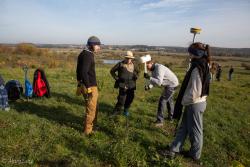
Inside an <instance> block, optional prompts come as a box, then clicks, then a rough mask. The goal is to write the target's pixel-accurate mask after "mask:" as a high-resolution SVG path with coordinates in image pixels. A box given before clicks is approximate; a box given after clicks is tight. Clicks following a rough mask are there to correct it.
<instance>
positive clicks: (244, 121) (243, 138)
mask: <svg viewBox="0 0 250 167" xmlns="http://www.w3.org/2000/svg"><path fill="white" fill-rule="evenodd" d="M109 69H110V66H99V67H97V78H98V82H99V85H100V97H99V114H98V130H97V131H96V133H94V134H93V135H91V136H89V137H87V136H84V135H82V131H83V121H84V119H83V118H84V113H85V109H84V107H83V99H82V97H77V96H75V89H76V83H75V69H46V73H47V78H48V80H49V82H50V85H51V92H52V97H51V98H50V99H46V98H41V99H35V98H34V99H32V101H26V100H19V101H16V102H12V103H10V106H11V110H10V111H9V112H3V111H0V166H81V167H83V166H122V167H123V166H170V167H174V166H195V164H193V163H192V162H191V161H190V160H189V159H186V158H183V157H177V158H175V159H174V160H168V159H166V158H164V157H162V156H160V155H159V154H158V152H157V151H158V150H159V149H163V148H166V147H167V145H169V144H170V143H171V141H172V140H173V132H174V128H175V124H173V123H170V122H168V121H166V122H165V125H164V128H162V129H159V128H155V127H154V126H153V124H152V122H153V121H154V120H155V114H156V108H157V104H158V98H159V96H160V93H161V89H160V88H154V89H153V90H151V91H150V92H145V91H144V89H143V84H144V81H143V77H142V76H141V77H140V79H139V82H138V84H137V90H136V96H135V100H134V102H133V104H132V107H131V110H130V113H131V115H130V117H129V128H128V129H126V119H125V118H124V117H123V116H117V117H110V113H111V112H112V110H113V106H114V104H115V102H116V96H117V93H118V92H117V89H113V84H114V81H113V79H112V78H111V76H110V74H109ZM174 71H175V72H176V73H177V75H178V77H179V79H180V80H182V79H183V76H184V69H181V68H176V69H174ZM224 71H227V70H225V69H224ZM235 71H236V72H235V74H234V78H233V81H231V82H229V81H227V80H226V74H225V73H224V74H223V78H222V82H214V83H212V84H211V92H210V93H211V95H210V96H209V98H208V105H207V109H206V111H205V114H204V147H203V152H202V158H201V160H202V162H203V165H204V166H220V167H221V166H230V165H231V164H232V162H234V161H235V160H236V161H239V162H241V163H242V164H244V165H245V166H250V150H249V148H250V140H249V138H250V134H249V133H250V126H249V120H250V114H249V110H250V103H249V101H250V97H249V96H248V95H249V94H250V77H249V76H250V72H249V71H245V70H243V69H236V70H235ZM33 72H34V70H33V69H32V70H31V71H29V78H30V80H32V79H33V77H32V74H33ZM1 74H2V76H3V77H4V79H5V80H10V79H18V80H19V81H21V82H22V83H23V82H24V80H23V72H22V70H21V68H20V69H19V68H15V69H1ZM177 92H178V91H177ZM176 94H177V93H176ZM175 97H176V95H175ZM189 145H190V144H189V142H188V140H187V141H186V145H185V148H186V149H188V147H189Z"/></svg>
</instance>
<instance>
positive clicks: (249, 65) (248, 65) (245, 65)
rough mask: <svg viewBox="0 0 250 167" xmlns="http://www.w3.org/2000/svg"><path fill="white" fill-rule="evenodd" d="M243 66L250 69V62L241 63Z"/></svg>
mask: <svg viewBox="0 0 250 167" xmlns="http://www.w3.org/2000/svg"><path fill="white" fill-rule="evenodd" d="M241 66H242V67H244V68H245V70H250V64H247V63H241Z"/></svg>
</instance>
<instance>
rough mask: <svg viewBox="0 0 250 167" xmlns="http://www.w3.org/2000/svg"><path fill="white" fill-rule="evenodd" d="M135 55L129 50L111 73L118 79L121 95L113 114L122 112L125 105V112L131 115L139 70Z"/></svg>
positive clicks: (116, 82) (116, 83) (117, 83)
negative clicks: (130, 109) (130, 110)
mask: <svg viewBox="0 0 250 167" xmlns="http://www.w3.org/2000/svg"><path fill="white" fill-rule="evenodd" d="M134 59H135V57H134V55H133V52H131V51H127V52H126V55H125V59H124V60H123V61H121V62H119V63H117V64H116V65H115V66H114V67H113V68H112V69H111V70H110V74H111V75H112V77H113V78H114V79H115V80H116V81H115V86H114V87H115V88H119V95H118V97H117V103H116V105H115V108H114V111H113V114H114V115H116V114H120V113H121V110H122V108H123V107H124V112H123V114H124V115H125V116H128V115H129V112H128V110H129V107H130V105H131V104H132V102H133V99H134V91H135V89H136V80H137V78H138V73H139V71H138V70H137V67H136V65H135V64H134V61H133V60H134Z"/></svg>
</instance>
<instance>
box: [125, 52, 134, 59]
mask: <svg viewBox="0 0 250 167" xmlns="http://www.w3.org/2000/svg"><path fill="white" fill-rule="evenodd" d="M125 58H128V59H134V58H135V57H134V56H133V52H131V51H127V54H126V56H125Z"/></svg>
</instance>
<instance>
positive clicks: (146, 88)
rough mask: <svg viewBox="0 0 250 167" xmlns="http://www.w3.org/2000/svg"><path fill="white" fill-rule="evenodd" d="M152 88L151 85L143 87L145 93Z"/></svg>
mask: <svg viewBox="0 0 250 167" xmlns="http://www.w3.org/2000/svg"><path fill="white" fill-rule="evenodd" d="M152 87H153V85H151V84H150V85H145V87H144V89H145V91H148V90H150V89H151V88H152Z"/></svg>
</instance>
